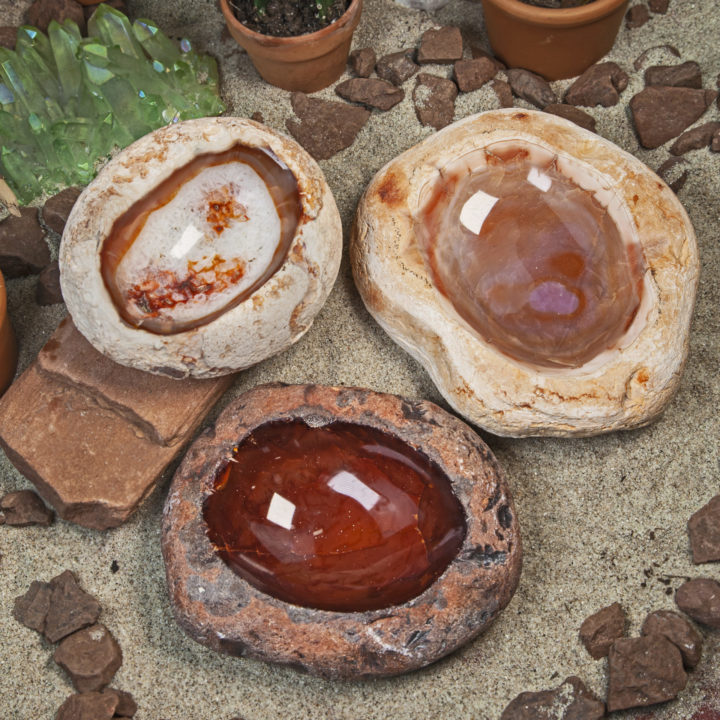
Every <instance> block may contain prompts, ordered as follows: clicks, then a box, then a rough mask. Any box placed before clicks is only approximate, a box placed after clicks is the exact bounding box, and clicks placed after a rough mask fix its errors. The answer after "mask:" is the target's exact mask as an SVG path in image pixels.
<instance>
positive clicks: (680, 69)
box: [645, 61, 702, 89]
mask: <svg viewBox="0 0 720 720" xmlns="http://www.w3.org/2000/svg"><path fill="white" fill-rule="evenodd" d="M645 84H646V85H664V86H666V87H689V88H695V89H700V88H701V87H702V73H701V72H700V66H699V65H698V64H697V63H696V62H693V61H688V62H684V63H681V64H679V65H653V66H652V67H649V68H648V69H647V70H646V71H645Z"/></svg>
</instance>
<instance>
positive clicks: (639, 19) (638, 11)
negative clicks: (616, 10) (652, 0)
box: [625, 5, 650, 29]
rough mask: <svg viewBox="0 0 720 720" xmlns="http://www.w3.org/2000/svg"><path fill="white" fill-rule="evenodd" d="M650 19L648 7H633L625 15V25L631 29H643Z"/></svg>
mask: <svg viewBox="0 0 720 720" xmlns="http://www.w3.org/2000/svg"><path fill="white" fill-rule="evenodd" d="M649 19H650V10H648V6H647V5H633V6H632V7H631V8H630V9H629V10H628V11H627V15H625V25H626V26H627V27H629V28H631V29H632V28H639V27H642V26H643V25H644V24H645V23H646V22H647V21H648V20H649Z"/></svg>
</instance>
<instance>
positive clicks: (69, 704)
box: [55, 692, 119, 720]
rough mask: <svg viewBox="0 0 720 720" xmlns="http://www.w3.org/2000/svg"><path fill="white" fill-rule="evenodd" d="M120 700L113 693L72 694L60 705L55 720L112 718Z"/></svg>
mask: <svg viewBox="0 0 720 720" xmlns="http://www.w3.org/2000/svg"><path fill="white" fill-rule="evenodd" d="M118 703H119V700H118V698H117V696H115V695H113V694H112V693H104V692H103V693H99V692H92V693H82V694H76V695H71V696H70V697H69V698H68V699H67V700H65V702H64V703H63V704H62V705H61V706H60V709H59V710H58V712H57V715H56V716H55V720H112V718H113V717H115V710H116V709H117V706H118Z"/></svg>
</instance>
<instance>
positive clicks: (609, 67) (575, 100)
mask: <svg viewBox="0 0 720 720" xmlns="http://www.w3.org/2000/svg"><path fill="white" fill-rule="evenodd" d="M627 86H628V76H627V73H626V72H625V71H624V70H623V69H622V68H621V67H620V66H619V65H618V64H617V63H614V62H604V63H598V64H596V65H591V66H590V67H589V68H588V69H587V70H586V71H585V72H584V73H583V74H582V75H581V76H580V77H579V78H578V79H577V80H575V82H574V83H573V84H572V85H571V86H570V87H569V88H568V91H567V93H566V94H565V102H566V103H569V104H570V105H583V106H587V107H593V106H595V105H602V106H603V107H611V106H612V105H617V104H618V102H619V100H620V93H621V92H622V91H623V90H624V89H625V88H626V87H627Z"/></svg>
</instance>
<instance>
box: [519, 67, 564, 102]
mask: <svg viewBox="0 0 720 720" xmlns="http://www.w3.org/2000/svg"><path fill="white" fill-rule="evenodd" d="M506 74H507V78H508V81H509V82H510V87H511V88H512V91H513V92H514V93H515V94H516V95H517V96H518V97H521V98H522V99H523V100H527V101H528V102H530V103H532V104H533V105H537V107H539V108H544V107H545V106H546V105H551V104H553V103H556V102H557V101H558V99H557V95H555V93H554V92H553V90H552V88H551V87H550V85H549V83H548V81H547V80H545V79H544V78H541V77H540V76H539V75H536V74H535V73H533V72H530V71H529V70H523V69H520V68H513V69H511V70H507V71H506Z"/></svg>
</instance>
